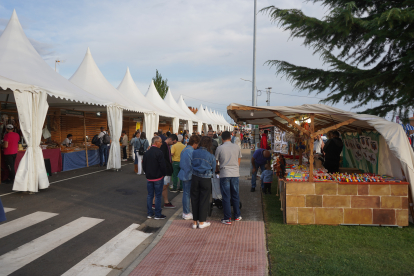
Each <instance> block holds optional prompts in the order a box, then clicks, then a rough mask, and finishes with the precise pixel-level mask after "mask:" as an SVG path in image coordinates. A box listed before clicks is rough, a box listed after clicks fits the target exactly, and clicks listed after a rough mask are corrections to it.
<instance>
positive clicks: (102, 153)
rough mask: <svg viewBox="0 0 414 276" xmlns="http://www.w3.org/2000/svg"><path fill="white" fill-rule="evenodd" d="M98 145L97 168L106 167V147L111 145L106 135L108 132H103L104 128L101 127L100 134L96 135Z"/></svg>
mask: <svg viewBox="0 0 414 276" xmlns="http://www.w3.org/2000/svg"><path fill="white" fill-rule="evenodd" d="M98 138H99V141H100V145H99V166H101V167H102V166H106V164H107V163H108V156H109V154H108V147H109V145H110V143H111V138H110V137H109V135H108V132H106V131H105V128H104V127H101V132H100V133H99V135H98Z"/></svg>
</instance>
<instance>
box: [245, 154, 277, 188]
mask: <svg viewBox="0 0 414 276" xmlns="http://www.w3.org/2000/svg"><path fill="white" fill-rule="evenodd" d="M271 156H272V155H271V154H270V151H268V150H265V149H257V150H256V151H255V152H254V154H253V157H252V160H251V163H252V167H253V168H252V188H251V189H250V192H254V191H255V190H256V176H257V170H258V169H259V168H260V169H261V170H262V172H263V171H264V170H265V165H266V164H267V163H268V162H270V158H271ZM262 189H264V186H263V183H262Z"/></svg>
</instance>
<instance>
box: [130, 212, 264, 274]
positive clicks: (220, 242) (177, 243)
mask: <svg viewBox="0 0 414 276" xmlns="http://www.w3.org/2000/svg"><path fill="white" fill-rule="evenodd" d="M191 223H192V222H191V221H184V220H175V221H173V222H172V224H171V226H170V227H169V228H168V230H167V232H166V233H165V234H164V236H163V237H162V239H161V240H160V242H159V243H158V244H157V245H156V246H155V247H154V249H152V250H151V252H150V253H149V254H148V255H147V256H146V257H145V258H144V259H143V260H142V262H141V263H140V264H139V265H138V266H137V267H136V268H135V269H134V271H133V272H132V273H131V274H130V275H146V276H150V275H180V276H184V275H206V276H207V275H214V276H217V275H227V276H233V275H234V276H236V275H240V276H241V275H246V276H247V275H248V276H253V275H266V273H267V257H266V244H265V229H264V223H263V221H240V222H237V223H236V222H233V224H232V225H231V226H229V225H224V224H221V223H220V222H218V221H212V223H211V226H210V227H208V228H205V229H191V228H190V226H191Z"/></svg>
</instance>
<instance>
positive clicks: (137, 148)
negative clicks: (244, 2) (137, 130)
mask: <svg viewBox="0 0 414 276" xmlns="http://www.w3.org/2000/svg"><path fill="white" fill-rule="evenodd" d="M133 144H134V152H135V161H134V164H136V166H137V174H142V158H143V157H144V154H145V152H146V151H147V150H148V149H149V143H148V140H147V135H146V134H145V132H142V133H141V135H140V136H139V138H136V139H134V141H133Z"/></svg>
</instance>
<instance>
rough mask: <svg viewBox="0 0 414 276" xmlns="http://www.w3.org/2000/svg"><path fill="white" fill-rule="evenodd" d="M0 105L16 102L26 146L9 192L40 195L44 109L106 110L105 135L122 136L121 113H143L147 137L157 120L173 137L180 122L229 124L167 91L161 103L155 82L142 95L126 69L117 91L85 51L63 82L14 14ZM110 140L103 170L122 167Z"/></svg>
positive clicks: (2, 57) (6, 35)
mask: <svg viewBox="0 0 414 276" xmlns="http://www.w3.org/2000/svg"><path fill="white" fill-rule="evenodd" d="M0 92H1V93H0V101H7V102H15V103H16V106H17V111H18V115H19V122H20V128H21V131H22V133H23V136H24V139H25V141H26V143H27V146H28V147H27V150H26V153H25V155H24V157H23V159H22V160H21V162H20V164H19V168H18V170H17V172H16V178H15V182H14V186H13V190H16V191H30V192H38V190H39V189H45V188H47V187H48V186H49V181H48V178H47V174H46V170H45V166H44V162H43V154H42V150H41V149H40V147H39V145H40V140H41V135H42V128H43V125H44V122H45V118H46V114H47V110H48V108H49V106H51V107H61V108H67V109H72V110H82V111H106V112H107V116H108V126H109V131H110V133H111V135H112V136H113V137H119V136H120V135H121V132H122V118H123V116H124V115H130V116H134V114H135V115H136V114H137V113H140V114H142V115H143V118H144V120H143V123H144V125H143V128H144V131H145V132H146V133H147V137H148V138H149V139H151V138H152V135H153V133H154V132H156V131H157V130H158V127H159V121H160V117H161V118H164V119H169V120H172V131H173V133H177V132H178V130H179V125H180V120H182V121H184V123H185V124H186V125H187V129H189V130H190V131H192V126H193V124H195V125H197V131H198V132H201V131H202V130H204V131H207V130H208V126H209V125H210V126H211V128H212V129H213V130H215V131H219V130H220V131H221V130H229V129H230V128H231V125H230V124H229V123H228V122H227V121H226V120H225V119H224V117H223V115H221V114H219V113H217V112H215V111H212V110H210V109H208V108H205V109H204V107H203V106H202V105H200V107H199V109H198V112H197V113H196V114H194V113H193V112H191V111H190V110H189V108H188V106H187V105H186V103H185V102H184V99H183V97H182V96H181V97H180V98H179V100H178V102H176V101H175V100H174V98H173V95H172V93H171V90H169V91H168V93H167V95H166V97H165V99H162V98H161V97H160V95H159V93H158V91H157V90H156V88H155V86H154V83H153V82H151V85H150V87H149V89H148V92H147V94H146V95H145V96H144V95H143V94H142V93H141V92H140V91H139V89H138V87H137V86H136V85H135V82H134V81H133V79H132V77H131V74H130V72H129V69H127V71H126V74H125V77H124V79H123V80H122V82H121V84H120V85H119V87H118V89H116V88H115V87H113V86H112V85H111V84H110V83H109V82H108V80H107V79H106V78H105V77H104V76H103V74H102V73H101V71H100V70H99V68H98V66H97V65H96V63H95V61H94V60H93V58H92V55H91V53H90V50H89V48H88V50H87V52H86V55H85V58H84V59H83V61H82V63H81V65H80V66H79V68H78V69H77V71H76V72H75V73H74V74H73V76H72V77H71V78H70V79H69V80H67V79H66V78H64V77H62V76H61V75H59V74H58V73H56V72H55V71H54V70H53V69H52V68H51V67H50V66H49V65H48V64H47V63H46V62H45V61H44V60H43V59H42V58H41V56H40V55H39V54H38V52H37V51H36V50H35V48H34V47H33V45H32V44H31V43H30V41H29V39H28V38H27V37H26V35H25V33H24V31H23V28H22V26H21V25H20V22H19V20H18V18H17V15H16V12H15V11H13V14H12V16H11V18H10V21H9V23H8V25H7V27H6V28H5V30H4V31H3V33H2V35H1V36H0ZM117 140H118V139H112V144H111V149H110V156H109V160H108V165H107V168H108V169H111V168H115V169H119V168H120V167H121V154H120V148H119V145H118V142H117Z"/></svg>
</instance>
